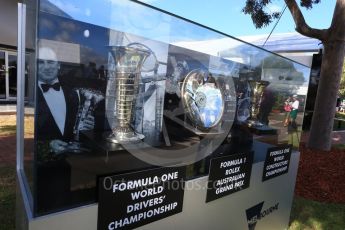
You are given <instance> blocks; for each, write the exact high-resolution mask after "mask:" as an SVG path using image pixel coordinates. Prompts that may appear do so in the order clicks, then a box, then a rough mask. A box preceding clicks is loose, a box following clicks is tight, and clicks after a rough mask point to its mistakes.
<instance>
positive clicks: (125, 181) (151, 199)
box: [98, 167, 186, 230]
mask: <svg viewBox="0 0 345 230" xmlns="http://www.w3.org/2000/svg"><path fill="white" fill-rule="evenodd" d="M185 173H186V172H185V167H177V168H158V169H152V170H145V171H140V172H135V173H128V174H121V175H114V176H108V177H102V178H101V179H100V181H99V182H100V183H99V200H98V202H99V203H98V230H114V229H133V228H136V227H139V226H142V225H145V224H148V223H151V222H153V221H156V220H159V219H163V218H165V217H168V216H171V215H174V214H176V213H179V212H181V211H182V207H183V194H184V189H183V188H184V178H185Z"/></svg>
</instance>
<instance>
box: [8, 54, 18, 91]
mask: <svg viewBox="0 0 345 230" xmlns="http://www.w3.org/2000/svg"><path fill="white" fill-rule="evenodd" d="M8 82H9V84H8V86H9V96H10V97H17V55H12V54H9V55H8Z"/></svg>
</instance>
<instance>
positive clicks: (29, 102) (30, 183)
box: [23, 0, 37, 211]
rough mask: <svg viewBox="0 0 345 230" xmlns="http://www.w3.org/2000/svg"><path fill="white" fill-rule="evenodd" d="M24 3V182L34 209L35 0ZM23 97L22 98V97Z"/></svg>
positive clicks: (26, 0)
mask: <svg viewBox="0 0 345 230" xmlns="http://www.w3.org/2000/svg"><path fill="white" fill-rule="evenodd" d="M23 3H24V4H25V5H26V28H25V32H26V37H25V48H26V54H25V70H24V71H25V72H24V74H25V82H23V84H25V85H24V89H25V94H24V95H25V104H24V173H25V176H24V178H25V181H24V184H25V185H26V186H27V187H26V189H27V195H28V198H29V203H30V206H31V209H32V211H34V209H33V207H34V205H33V203H34V199H33V194H35V193H34V191H35V182H34V178H35V173H36V171H35V163H34V162H35V161H34V151H35V141H34V140H35V120H36V119H35V90H36V64H37V63H36V58H35V55H36V54H35V50H36V45H35V41H36V27H37V21H36V18H37V0H24V1H23ZM23 99H24V98H23Z"/></svg>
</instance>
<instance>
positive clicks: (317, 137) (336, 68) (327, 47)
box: [308, 0, 345, 151]
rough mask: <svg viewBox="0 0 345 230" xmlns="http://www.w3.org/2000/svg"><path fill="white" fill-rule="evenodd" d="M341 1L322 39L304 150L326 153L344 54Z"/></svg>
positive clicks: (343, 6) (344, 21) (344, 5)
mask: <svg viewBox="0 0 345 230" xmlns="http://www.w3.org/2000/svg"><path fill="white" fill-rule="evenodd" d="M344 24H345V0H337V3H336V6H335V9H334V14H333V19H332V24H331V27H330V28H329V29H328V36H327V39H325V40H323V41H322V42H323V45H324V55H323V57H322V64H321V75H320V82H319V87H318V90H317V96H316V102H315V108H314V114H313V119H312V122H311V128H310V136H309V141H308V147H309V148H312V149H320V150H325V151H329V150H330V149H331V144H332V130H333V123H334V115H335V107H336V101H337V95H338V91H339V85H340V79H341V74H342V68H343V61H344V55H345V26H344Z"/></svg>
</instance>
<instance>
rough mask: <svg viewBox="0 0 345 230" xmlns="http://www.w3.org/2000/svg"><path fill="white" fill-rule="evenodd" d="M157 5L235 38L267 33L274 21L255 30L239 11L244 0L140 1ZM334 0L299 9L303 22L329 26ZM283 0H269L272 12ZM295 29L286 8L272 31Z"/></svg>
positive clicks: (314, 25)
mask: <svg viewBox="0 0 345 230" xmlns="http://www.w3.org/2000/svg"><path fill="white" fill-rule="evenodd" d="M140 1H141V2H145V3H147V4H150V5H152V6H155V7H157V8H160V9H163V10H165V11H168V12H171V13H173V14H176V15H179V16H182V17H184V18H187V19H189V20H192V21H195V22H197V23H200V24H202V25H205V26H208V27H211V28H214V29H216V30H219V31H221V32H223V33H226V34H228V35H231V36H234V37H242V36H247V35H259V34H269V33H270V32H271V30H272V28H273V26H274V24H275V22H273V23H271V24H270V25H269V26H268V27H265V28H263V29H256V28H255V27H254V25H253V23H252V21H251V18H250V16H249V15H244V14H243V13H242V12H241V10H242V8H243V6H244V2H245V1H239V0H212V1H209V0H140ZM335 2H336V0H322V1H321V3H319V4H317V5H314V7H313V9H312V10H306V9H305V8H302V12H303V14H304V15H305V20H306V22H307V23H308V24H309V25H310V26H311V27H314V28H319V29H326V28H328V27H329V26H330V24H331V20H332V14H333V11H334V6H335ZM284 6H285V3H284V1H283V0H272V3H271V4H270V6H269V10H271V11H281V10H282V9H283V8H284ZM289 32H295V26H294V23H293V19H292V16H291V14H290V12H289V10H288V9H286V10H285V12H284V14H283V16H282V18H281V19H280V21H279V23H278V25H277V26H276V28H275V29H274V32H273V33H289Z"/></svg>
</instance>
